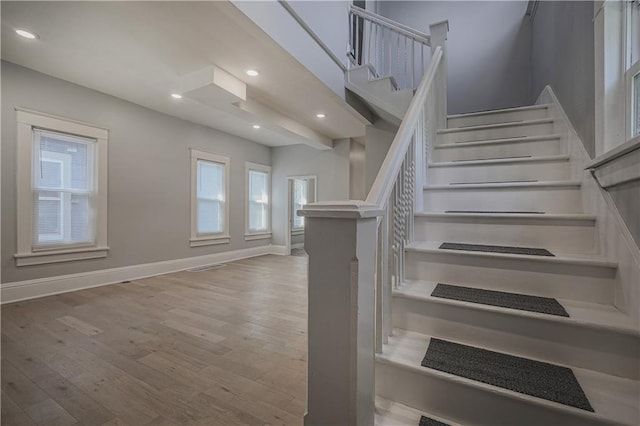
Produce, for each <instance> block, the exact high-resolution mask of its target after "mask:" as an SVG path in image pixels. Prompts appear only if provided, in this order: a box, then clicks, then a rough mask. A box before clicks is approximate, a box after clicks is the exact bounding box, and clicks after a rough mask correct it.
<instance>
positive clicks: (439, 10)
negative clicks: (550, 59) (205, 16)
mask: <svg viewBox="0 0 640 426" xmlns="http://www.w3.org/2000/svg"><path fill="white" fill-rule="evenodd" d="M526 8H527V2H526V1H477V2H473V1H415V2H414V1H382V2H380V5H379V13H381V14H382V15H384V16H386V17H388V18H390V19H393V20H396V21H399V22H401V23H403V24H405V25H408V26H410V27H412V28H415V29H416V30H419V31H422V32H424V33H427V34H428V33H429V24H432V23H436V22H439V21H443V20H445V19H448V20H449V26H450V31H449V36H448V40H447V49H448V50H447V55H448V61H449V63H448V68H449V70H448V77H449V87H448V109H449V113H450V114H456V113H463V112H472V111H481V110H487V109H495V108H507V107H513V106H521V105H528V104H530V103H531V99H530V90H531V66H530V64H531V62H530V52H531V46H530V43H531V28H530V22H529V19H528V18H525V11H526Z"/></svg>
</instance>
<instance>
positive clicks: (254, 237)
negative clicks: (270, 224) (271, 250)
mask: <svg viewBox="0 0 640 426" xmlns="http://www.w3.org/2000/svg"><path fill="white" fill-rule="evenodd" d="M269 238H271V232H261V233H257V234H244V240H245V241H253V240H266V239H269Z"/></svg>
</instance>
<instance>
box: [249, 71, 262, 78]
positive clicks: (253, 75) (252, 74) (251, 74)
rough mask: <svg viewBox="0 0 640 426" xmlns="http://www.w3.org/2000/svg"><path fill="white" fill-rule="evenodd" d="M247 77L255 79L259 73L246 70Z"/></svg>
mask: <svg viewBox="0 0 640 426" xmlns="http://www.w3.org/2000/svg"><path fill="white" fill-rule="evenodd" d="M247 75H248V76H249V77H257V76H258V75H260V73H259V72H258V71H257V70H247Z"/></svg>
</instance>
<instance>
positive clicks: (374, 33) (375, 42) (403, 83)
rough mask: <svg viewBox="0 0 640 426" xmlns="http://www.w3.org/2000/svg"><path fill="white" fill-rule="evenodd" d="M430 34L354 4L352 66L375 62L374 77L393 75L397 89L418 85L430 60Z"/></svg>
mask: <svg viewBox="0 0 640 426" xmlns="http://www.w3.org/2000/svg"><path fill="white" fill-rule="evenodd" d="M430 46H431V38H430V36H428V35H426V34H423V33H421V32H419V31H416V30H414V29H412V28H409V27H407V26H405V25H402V24H400V23H398V22H395V21H393V20H391V19H389V18H385V17H384V16H381V15H377V14H375V13H372V12H369V11H367V10H365V9H362V8H359V7H357V6H354V5H351V6H350V8H349V48H348V52H347V56H348V57H349V67H350V68H353V67H356V66H360V65H371V66H372V67H373V70H372V77H373V78H379V77H381V76H391V77H393V79H394V81H395V84H396V89H415V88H416V86H417V85H418V83H419V82H420V80H421V79H422V76H423V75H424V72H425V68H426V64H427V63H429V54H430V50H429V47H430Z"/></svg>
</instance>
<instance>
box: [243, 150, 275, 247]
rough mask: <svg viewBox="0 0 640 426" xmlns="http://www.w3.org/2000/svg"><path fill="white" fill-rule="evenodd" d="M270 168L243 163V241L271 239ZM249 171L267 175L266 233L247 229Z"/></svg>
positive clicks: (247, 162) (248, 162)
mask: <svg viewBox="0 0 640 426" xmlns="http://www.w3.org/2000/svg"><path fill="white" fill-rule="evenodd" d="M271 170H272V168H271V166H267V165H264V164H258V163H252V162H250V161H245V163H244V177H245V185H244V188H245V197H244V198H245V208H244V239H245V241H252V240H262V239H269V238H271V237H272V232H271ZM251 171H254V172H261V173H266V174H267V191H268V203H267V230H266V231H257V232H256V231H252V230H251V229H250V227H249V216H250V215H249V208H250V200H249V184H250V183H251V182H250V179H249V173H250V172H251Z"/></svg>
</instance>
